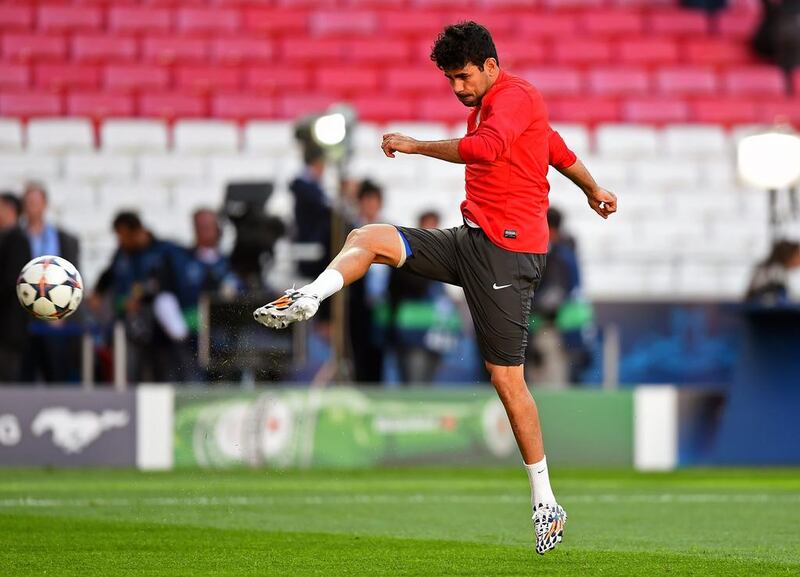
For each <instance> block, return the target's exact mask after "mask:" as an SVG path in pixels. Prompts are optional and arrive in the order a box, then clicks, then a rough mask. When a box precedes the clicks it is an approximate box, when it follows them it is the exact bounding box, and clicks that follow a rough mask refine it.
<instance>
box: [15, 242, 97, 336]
mask: <svg viewBox="0 0 800 577" xmlns="http://www.w3.org/2000/svg"><path fill="white" fill-rule="evenodd" d="M17 298H19V302H20V304H21V305H22V306H23V307H25V309H26V310H27V311H28V312H29V313H31V314H32V315H33V316H35V317H36V318H37V319H41V320H45V321H54V320H58V319H65V318H67V317H68V316H69V315H71V314H72V313H74V312H75V311H76V310H77V308H78V306H79V305H80V304H81V299H83V280H82V279H81V274H80V273H79V272H78V269H76V268H75V266H74V265H73V264H72V263H71V262H69V261H68V260H66V259H63V258H61V257H60V256H40V257H38V258H35V259H33V260H32V261H31V262H29V263H28V264H26V265H25V266H24V267H22V272H20V273H19V278H18V279H17Z"/></svg>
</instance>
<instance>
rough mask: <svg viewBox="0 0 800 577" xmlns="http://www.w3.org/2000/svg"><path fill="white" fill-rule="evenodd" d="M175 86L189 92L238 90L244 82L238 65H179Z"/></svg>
mask: <svg viewBox="0 0 800 577" xmlns="http://www.w3.org/2000/svg"><path fill="white" fill-rule="evenodd" d="M174 74H175V87H176V88H178V89H179V90H186V91H189V92H199V93H206V92H209V91H214V92H216V91H236V90H238V89H239V87H240V86H241V84H242V80H241V72H240V70H239V68H238V67H235V66H234V67H231V66H205V65H204V66H191V65H184V66H179V67H177V68H176V69H175V71H174Z"/></svg>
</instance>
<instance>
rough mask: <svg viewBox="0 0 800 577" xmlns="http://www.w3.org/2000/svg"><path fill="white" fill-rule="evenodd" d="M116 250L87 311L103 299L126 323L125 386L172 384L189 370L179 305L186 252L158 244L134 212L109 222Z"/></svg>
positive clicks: (186, 330) (168, 243) (184, 331)
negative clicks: (182, 261)
mask: <svg viewBox="0 0 800 577" xmlns="http://www.w3.org/2000/svg"><path fill="white" fill-rule="evenodd" d="M113 228H114V233H115V234H116V236H117V242H118V245H119V247H118V249H117V251H116V253H115V254H114V256H113V258H112V260H111V263H110V264H109V266H108V268H106V270H105V271H104V272H103V273H102V274H101V275H100V279H99V280H98V282H97V286H96V287H95V292H94V294H93V295H92V296H91V298H90V301H89V302H90V306H91V307H92V308H93V309H94V310H95V311H96V312H97V311H98V310H99V309H100V306H101V303H102V298H103V297H106V296H107V297H108V298H109V299H110V301H111V307H112V310H113V312H114V317H115V318H116V319H119V320H122V321H123V322H124V323H125V334H126V336H127V350H128V362H127V365H128V379H129V381H130V382H142V381H153V382H172V381H178V380H183V379H184V378H185V377H186V375H187V372H189V371H191V367H192V364H191V359H187V355H186V348H185V346H184V344H183V343H184V342H185V341H186V339H187V337H188V329H187V326H186V323H185V321H184V319H183V316H182V314H181V311H180V306H179V304H178V299H177V296H176V295H177V293H178V292H179V287H180V283H179V281H178V273H179V271H180V268H179V263H180V262H181V260H182V256H183V255H182V254H181V253H182V252H184V251H185V249H182V248H180V247H179V246H177V245H175V244H173V243H171V242H168V241H163V240H160V239H157V238H156V237H155V236H153V234H152V233H151V232H150V231H148V230H147V229H146V228H145V227H144V226H143V225H142V222H141V220H140V219H139V216H138V215H137V214H135V213H133V212H121V213H119V214H118V215H117V216H116V218H115V219H114V224H113Z"/></svg>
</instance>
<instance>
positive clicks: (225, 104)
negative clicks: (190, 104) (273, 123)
mask: <svg viewBox="0 0 800 577" xmlns="http://www.w3.org/2000/svg"><path fill="white" fill-rule="evenodd" d="M276 112H277V111H276V106H275V102H274V101H273V99H272V98H268V97H265V96H263V95H261V96H259V95H253V94H241V93H239V92H236V93H232V94H216V95H214V97H213V98H212V99H211V115H212V116H213V117H215V118H229V119H233V120H247V119H250V118H274V117H275V115H276Z"/></svg>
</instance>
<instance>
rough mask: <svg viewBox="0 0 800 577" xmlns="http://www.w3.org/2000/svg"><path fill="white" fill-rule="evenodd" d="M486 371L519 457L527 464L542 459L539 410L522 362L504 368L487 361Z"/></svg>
mask: <svg viewBox="0 0 800 577" xmlns="http://www.w3.org/2000/svg"><path fill="white" fill-rule="evenodd" d="M486 370H487V371H489V375H490V376H491V380H492V385H493V386H494V388H495V390H496V391H497V396H498V397H500V401H501V402H502V403H503V406H504V407H505V409H506V414H507V415H508V420H509V422H510V423H511V429H512V430H513V431H514V437H515V438H516V439H517V446H518V447H519V452H520V453H521V454H522V458H523V459H524V460H525V462H526V463H537V462H539V461H541V460H542V459H543V458H544V445H543V444H542V429H541V427H540V426H539V412H538V410H537V408H536V402H535V401H534V400H533V397H532V396H531V393H530V391H529V390H528V385H527V384H526V383H525V375H524V365H516V366H511V367H507V366H502V365H495V364H492V363H489V362H487V363H486ZM548 489H549V486H548ZM551 494H552V491H551Z"/></svg>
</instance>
